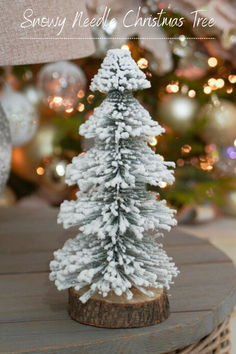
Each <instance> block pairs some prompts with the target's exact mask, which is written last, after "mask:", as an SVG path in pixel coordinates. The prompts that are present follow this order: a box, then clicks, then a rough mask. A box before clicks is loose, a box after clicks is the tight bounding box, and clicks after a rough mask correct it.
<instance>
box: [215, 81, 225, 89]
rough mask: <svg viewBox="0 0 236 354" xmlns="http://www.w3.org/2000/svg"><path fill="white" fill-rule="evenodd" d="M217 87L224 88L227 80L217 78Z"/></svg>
mask: <svg viewBox="0 0 236 354" xmlns="http://www.w3.org/2000/svg"><path fill="white" fill-rule="evenodd" d="M216 84H217V88H222V87H224V85H225V82H224V80H223V79H217V80H216Z"/></svg>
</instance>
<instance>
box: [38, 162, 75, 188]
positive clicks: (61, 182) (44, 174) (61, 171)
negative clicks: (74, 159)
mask: <svg viewBox="0 0 236 354" xmlns="http://www.w3.org/2000/svg"><path fill="white" fill-rule="evenodd" d="M67 164H68V162H67V161H66V160H64V159H63V158H59V157H52V158H51V159H49V160H48V161H47V163H44V164H42V165H41V168H42V170H41V181H42V185H43V186H44V187H45V188H47V189H49V190H50V191H52V192H63V191H65V190H66V189H67V186H66V184H65V174H66V166H67Z"/></svg>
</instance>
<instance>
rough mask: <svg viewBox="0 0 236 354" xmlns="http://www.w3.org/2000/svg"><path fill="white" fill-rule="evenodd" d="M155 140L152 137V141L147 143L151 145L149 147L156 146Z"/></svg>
mask: <svg viewBox="0 0 236 354" xmlns="http://www.w3.org/2000/svg"><path fill="white" fill-rule="evenodd" d="M157 142H158V141H157V138H156V137H155V136H154V137H152V140H151V141H150V142H149V144H150V145H151V146H156V145H157Z"/></svg>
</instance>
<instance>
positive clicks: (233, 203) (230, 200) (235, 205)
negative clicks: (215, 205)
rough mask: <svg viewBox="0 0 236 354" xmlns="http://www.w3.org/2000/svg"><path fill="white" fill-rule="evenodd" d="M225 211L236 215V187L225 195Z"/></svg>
mask: <svg viewBox="0 0 236 354" xmlns="http://www.w3.org/2000/svg"><path fill="white" fill-rule="evenodd" d="M222 209H223V211H224V212H225V213H226V214H227V215H230V216H236V189H235V190H231V191H229V192H226V194H225V195H224V205H223V208H222Z"/></svg>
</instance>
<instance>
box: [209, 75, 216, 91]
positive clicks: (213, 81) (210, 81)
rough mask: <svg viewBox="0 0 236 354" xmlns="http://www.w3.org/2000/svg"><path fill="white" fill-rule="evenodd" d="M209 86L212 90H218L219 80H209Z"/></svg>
mask: <svg viewBox="0 0 236 354" xmlns="http://www.w3.org/2000/svg"><path fill="white" fill-rule="evenodd" d="M207 83H208V85H209V86H210V88H211V89H212V90H216V89H217V88H218V86H217V80H216V79H214V77H211V78H210V79H209V80H208V82H207Z"/></svg>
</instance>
